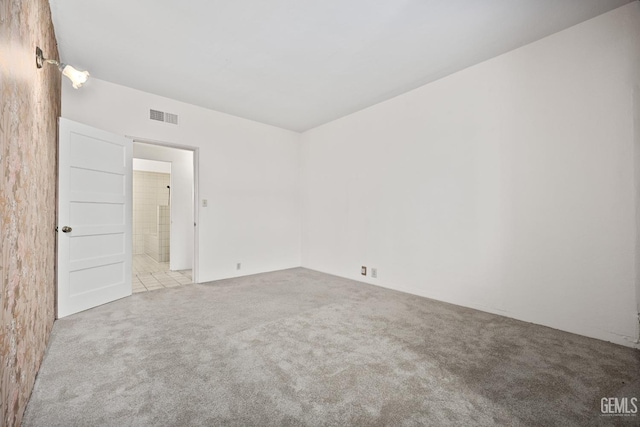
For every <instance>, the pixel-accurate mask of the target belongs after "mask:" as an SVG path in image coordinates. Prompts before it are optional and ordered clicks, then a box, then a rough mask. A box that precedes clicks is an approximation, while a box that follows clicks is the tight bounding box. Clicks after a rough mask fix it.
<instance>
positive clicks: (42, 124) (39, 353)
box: [0, 0, 61, 426]
mask: <svg viewBox="0 0 640 427" xmlns="http://www.w3.org/2000/svg"><path fill="white" fill-rule="evenodd" d="M36 46H40V47H41V48H42V50H43V52H44V54H45V57H48V58H57V57H58V51H57V48H56V39H55V34H54V31H53V24H52V22H51V13H50V9H49V3H48V1H47V0H0V156H2V157H1V158H0V215H1V216H0V250H1V252H0V255H1V257H2V260H1V264H0V275H1V277H2V294H0V298H1V299H0V318H1V320H2V323H1V326H2V329H1V330H0V369H1V371H0V381H1V384H0V386H1V390H0V413H1V415H2V420H1V421H0V425H3V426H5V425H6V426H13V425H20V421H21V420H22V415H23V413H24V409H25V407H26V405H27V401H28V399H29V396H30V394H31V390H32V388H33V383H34V381H35V376H36V373H37V372H38V369H39V367H40V363H41V361H42V357H43V355H44V351H45V349H46V346H47V341H48V338H49V333H50V332H51V327H52V326H53V321H54V295H55V232H54V227H55V214H56V209H55V205H56V178H57V176H56V174H57V172H56V170H57V164H56V161H57V160H56V157H57V119H58V117H59V116H60V97H61V92H60V84H61V79H60V73H59V72H58V71H57V70H56V69H55V67H54V66H51V65H48V66H46V68H44V69H41V70H38V69H36V66H35V49H36Z"/></svg>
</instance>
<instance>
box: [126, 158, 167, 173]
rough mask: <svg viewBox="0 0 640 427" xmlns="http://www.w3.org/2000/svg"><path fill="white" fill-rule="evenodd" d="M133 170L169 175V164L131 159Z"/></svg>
mask: <svg viewBox="0 0 640 427" xmlns="http://www.w3.org/2000/svg"><path fill="white" fill-rule="evenodd" d="M133 170H134V171H144V172H159V173H169V174H170V173H171V162H160V161H156V160H146V159H136V158H134V159H133Z"/></svg>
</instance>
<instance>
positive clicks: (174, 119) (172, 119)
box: [164, 113, 178, 125]
mask: <svg viewBox="0 0 640 427" xmlns="http://www.w3.org/2000/svg"><path fill="white" fill-rule="evenodd" d="M164 121H165V122H167V123H171V124H174V125H177V124H178V115H177V114H171V113H166V114H165V115H164Z"/></svg>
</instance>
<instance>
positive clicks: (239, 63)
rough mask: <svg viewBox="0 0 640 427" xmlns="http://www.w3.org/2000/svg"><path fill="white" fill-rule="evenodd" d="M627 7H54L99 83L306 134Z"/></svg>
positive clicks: (564, 2) (78, 62) (497, 1)
mask: <svg viewBox="0 0 640 427" xmlns="http://www.w3.org/2000/svg"><path fill="white" fill-rule="evenodd" d="M630 1H631V0H456V1H454V0H386V1H385V0H182V1H178V0H173V1H172V0H109V1H98V0H93V1H88V0H50V3H51V10H52V14H53V22H54V26H55V31H56V36H57V39H58V44H59V50H60V55H61V58H62V60H63V61H65V62H68V63H70V64H73V65H74V66H76V68H80V69H87V70H89V71H90V72H91V75H92V76H93V77H96V78H99V79H103V80H107V81H110V82H114V83H117V84H121V85H124V86H129V87H132V88H136V89H139V90H143V91H146V92H151V93H155V94H158V95H162V96H165V97H169V98H173V99H177V100H180V101H184V102H187V103H191V104H195V105H199V106H202V107H206V108H210V109H213V110H217V111H221V112H225V113H229V114H233V115H236V116H240V117H244V118H247V119H251V120H256V121H258V122H263V123H268V124H272V125H275V126H279V127H282V128H286V129H291V130H295V131H304V130H307V129H310V128H313V127H315V126H318V125H320V124H323V123H326V122H328V121H331V120H333V119H336V118H338V117H341V116H344V115H347V114H350V113H352V112H355V111H358V110H360V109H362V108H365V107H368V106H370V105H373V104H376V103H378V102H380V101H384V100H386V99H389V98H391V97H394V96H396V95H399V94H401V93H404V92H407V91H409V90H411V89H414V88H416V87H419V86H422V85H424V84H426V83H429V82H431V81H434V80H436V79H439V78H441V77H444V76H446V75H448V74H451V73H453V72H456V71H458V70H461V69H463V68H466V67H469V66H471V65H474V64H477V63H478V62H481V61H484V60H486V59H489V58H492V57H494V56H496V55H499V54H501V53H504V52H507V51H509V50H512V49H515V48H517V47H520V46H523V45H525V44H527V43H530V42H532V41H535V40H538V39H540V38H542V37H545V36H547V35H549V34H552V33H554V32H557V31H560V30H562V29H565V28H567V27H570V26H572V25H575V24H577V23H580V22H582V21H585V20H587V19H589V18H592V17H594V16H597V15H599V14H602V13H604V12H607V11H609V10H612V9H614V8H616V7H619V6H622V5H624V4H626V3H629V2H630Z"/></svg>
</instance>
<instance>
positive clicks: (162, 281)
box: [133, 254, 193, 294]
mask: <svg viewBox="0 0 640 427" xmlns="http://www.w3.org/2000/svg"><path fill="white" fill-rule="evenodd" d="M191 283H193V280H192V276H191V270H181V271H171V270H169V263H168V262H156V261H155V260H154V259H153V258H151V257H150V256H148V255H144V254H138V255H134V256H133V293H134V294H135V293H139V292H147V291H153V290H155V289H163V288H174V287H176V286H182V285H188V284H191Z"/></svg>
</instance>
